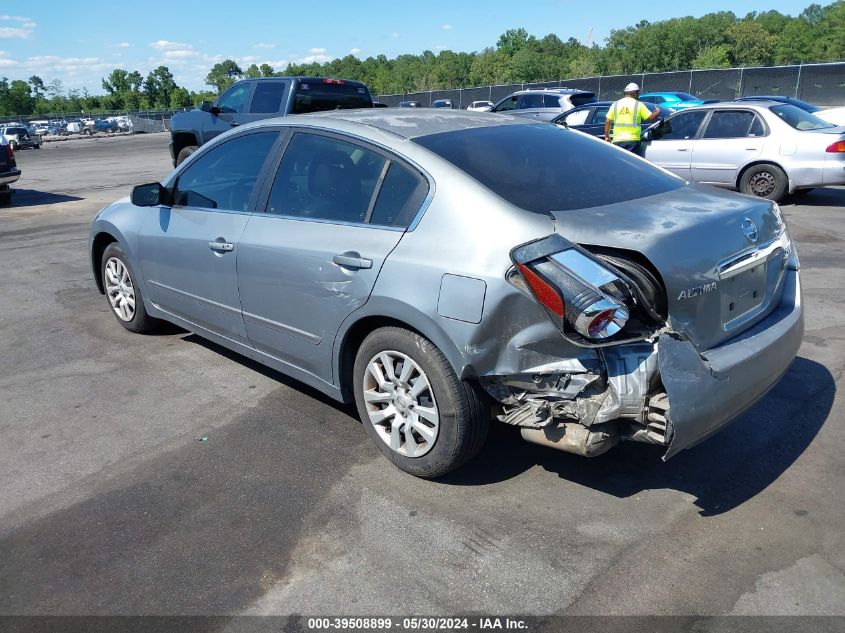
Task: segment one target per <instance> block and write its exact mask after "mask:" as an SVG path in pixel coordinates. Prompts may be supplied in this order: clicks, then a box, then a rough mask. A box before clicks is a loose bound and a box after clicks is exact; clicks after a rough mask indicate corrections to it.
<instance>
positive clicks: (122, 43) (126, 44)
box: [115, 42, 129, 48]
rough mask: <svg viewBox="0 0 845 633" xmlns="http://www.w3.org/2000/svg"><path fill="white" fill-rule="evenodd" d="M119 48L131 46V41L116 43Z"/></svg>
mask: <svg viewBox="0 0 845 633" xmlns="http://www.w3.org/2000/svg"><path fill="white" fill-rule="evenodd" d="M115 46H116V47H117V48H129V42H121V43H120V44H115Z"/></svg>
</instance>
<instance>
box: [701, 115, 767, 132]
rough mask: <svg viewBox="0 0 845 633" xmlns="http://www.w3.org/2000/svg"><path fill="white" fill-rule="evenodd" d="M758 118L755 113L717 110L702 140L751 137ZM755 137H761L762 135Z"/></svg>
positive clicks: (708, 123)
mask: <svg viewBox="0 0 845 633" xmlns="http://www.w3.org/2000/svg"><path fill="white" fill-rule="evenodd" d="M756 118H757V117H756V116H755V115H754V113H753V112H747V111H746V112H723V111H720V110H716V111H715V112H713V116H711V117H710V120H709V121H708V122H707V127H706V128H705V130H704V134H703V135H702V138H745V137H746V136H751V128H752V126H754V122H755V120H756ZM758 129H759V128H758ZM754 136H760V134H759V133H758V134H755V135H754Z"/></svg>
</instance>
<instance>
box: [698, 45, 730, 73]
mask: <svg viewBox="0 0 845 633" xmlns="http://www.w3.org/2000/svg"><path fill="white" fill-rule="evenodd" d="M728 53H729V50H728V47H727V45H725V44H717V45H715V46H708V47H707V48H705V49H702V50H701V51H700V52H699V53H698V55H696V56H695V59H693V60H692V67H693V68H729V67H730V65H731V60H730V56H729V54H728Z"/></svg>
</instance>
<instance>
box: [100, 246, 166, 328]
mask: <svg viewBox="0 0 845 633" xmlns="http://www.w3.org/2000/svg"><path fill="white" fill-rule="evenodd" d="M100 274H101V275H102V277H101V278H102V280H103V288H104V289H105V291H106V300H107V301H108V304H109V311H110V312H111V313H112V315H113V316H114V318H115V319H117V322H118V323H120V324H121V325H122V326H123V327H125V328H126V329H127V330H129V331H130V332H135V333H137V334H144V333H146V332H152V331H153V330H155V329H156V328H157V327H158V326H159V325H160V324H161V321H159V320H158V319H154V318H153V317H151V316H150V315H149V314H147V310H146V308H144V297H143V296H141V289H140V288H139V287H138V285H137V283H136V280H137V277H136V276H135V272H134V271H133V270H132V266H131V264H130V263H129V258H128V257H127V256H126V253H124V252H123V249H122V248H121V247H120V244H118V243H117V242H112V243H111V244H109V245H108V246H106V250H105V251H103V258H102V260H101V261H100Z"/></svg>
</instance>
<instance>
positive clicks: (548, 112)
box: [488, 88, 596, 121]
mask: <svg viewBox="0 0 845 633" xmlns="http://www.w3.org/2000/svg"><path fill="white" fill-rule="evenodd" d="M595 100H596V95H595V94H594V93H592V92H589V91H587V90H576V89H573V88H543V89H539V90H519V91H517V92H514V93H513V94H512V95H509V96H507V97H505V98H504V99H502V100H501V101H499V102H498V103H497V104H496V105H494V106H493V107H492V108H490V109H489V110H488V111H489V112H498V113H501V114H512V115H514V116H520V117H525V118H528V119H534V120H537V121H551V120H552V119H554V118H556V117H558V116H560V115H561V114H563V113H564V112H568V111H569V110H572V109H573V108H578V107H580V106H582V105H586V104H588V103H592V102H594V101H595Z"/></svg>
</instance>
